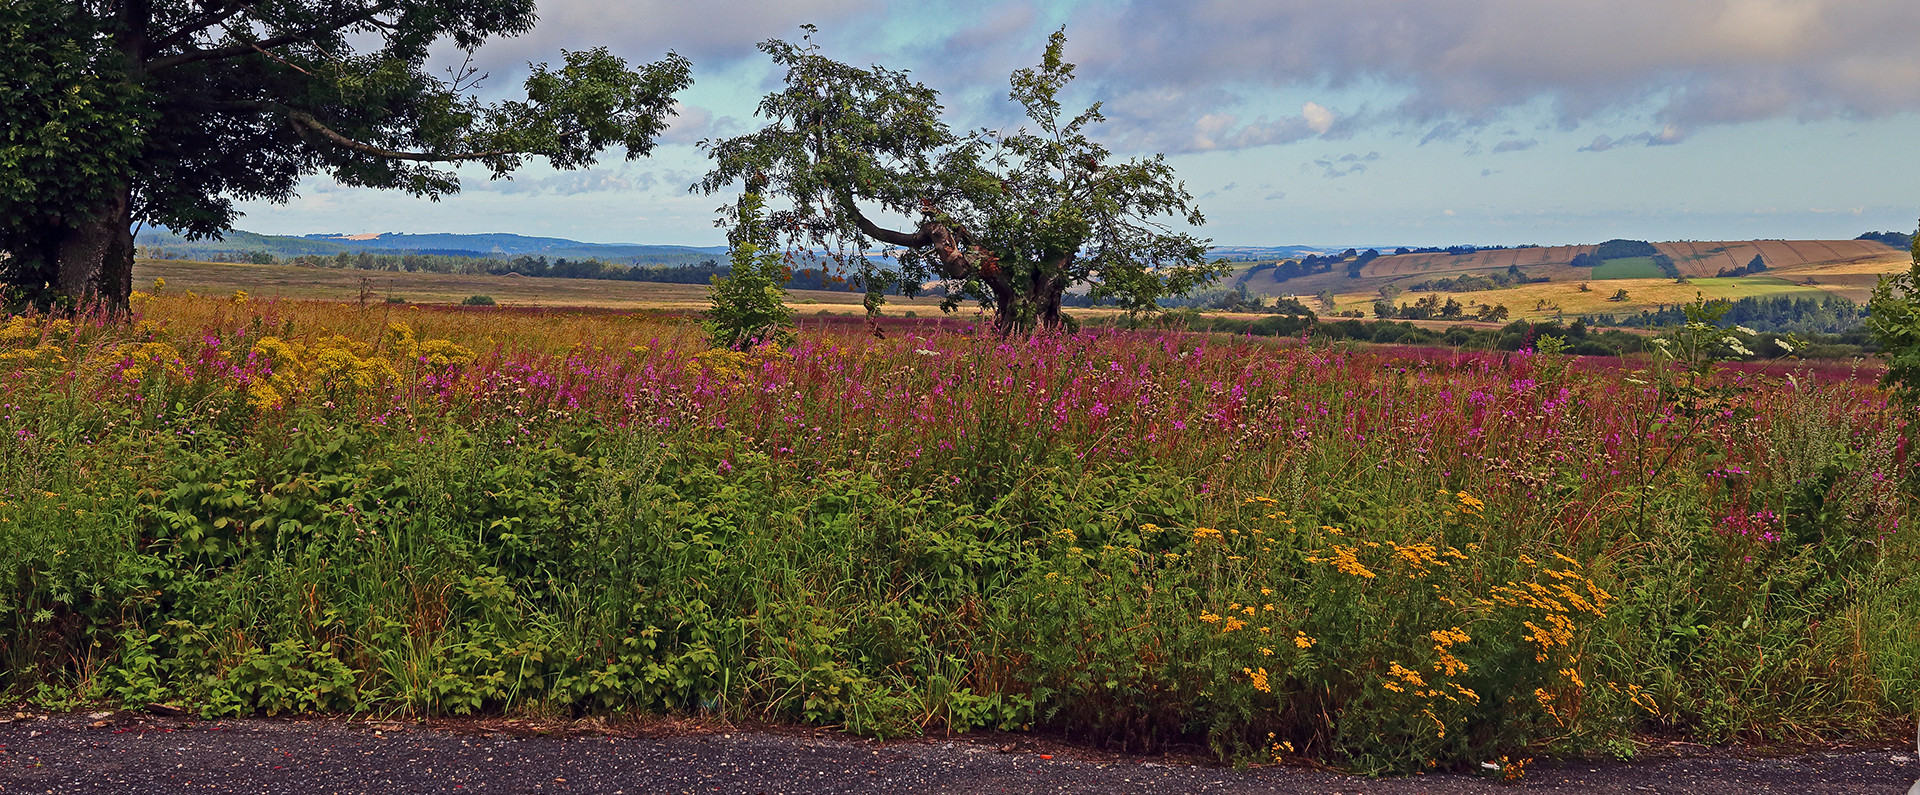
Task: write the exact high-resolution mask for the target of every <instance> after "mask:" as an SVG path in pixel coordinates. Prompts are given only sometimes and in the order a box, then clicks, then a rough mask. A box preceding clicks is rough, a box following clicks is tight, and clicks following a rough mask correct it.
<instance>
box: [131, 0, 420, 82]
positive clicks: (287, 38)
mask: <svg viewBox="0 0 1920 795" xmlns="http://www.w3.org/2000/svg"><path fill="white" fill-rule="evenodd" d="M395 6H396V4H395V3H392V2H386V3H381V4H379V5H375V6H371V7H369V8H367V9H365V10H363V11H361V12H360V13H358V14H350V15H348V16H345V17H341V18H340V19H336V20H333V21H331V22H328V23H326V24H324V25H319V26H316V27H311V28H307V29H305V30H300V31H295V32H293V33H284V34H281V35H279V36H273V37H271V38H266V39H261V40H260V41H251V42H246V43H244V44H236V45H234V46H232V47H223V48H220V49H217V50H190V51H187V52H184V53H181V54H179V55H169V56H167V57H165V58H156V59H154V60H152V61H148V62H147V65H146V70H147V71H148V72H158V71H160V70H162V69H170V68H173V67H175V66H180V65H183V64H189V63H194V62H196V61H213V60H219V59H223V58H233V57H236V56H241V55H249V54H252V53H254V52H257V51H259V50H261V49H265V48H272V47H279V46H282V45H287V44H296V43H299V42H303V41H308V40H311V39H316V38H319V37H321V36H324V35H326V34H328V33H332V32H334V31H337V30H339V29H341V28H344V27H347V26H349V25H355V24H358V23H361V22H366V21H368V20H370V19H372V18H374V17H376V16H379V15H381V14H384V13H386V12H388V11H391V10H393V9H394V7H395Z"/></svg>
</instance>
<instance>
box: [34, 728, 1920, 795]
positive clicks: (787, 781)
mask: <svg viewBox="0 0 1920 795" xmlns="http://www.w3.org/2000/svg"><path fill="white" fill-rule="evenodd" d="M0 721H4V722H0V793H175V792H180V793H189V792H231V793H303V794H304V793H469V792H513V793H614V794H615V795H624V794H625V793H635V795H638V794H639V793H730V794H733V793H738V794H740V795H753V794H755V793H766V794H767V795H775V794H776V793H779V794H782V795H786V794H789V793H790V794H792V795H812V794H814V793H820V794H822V795H825V794H826V793H863V794H864V793H874V794H876V795H890V794H892V793H932V792H938V793H1025V794H1036V793H1103V794H1104V793H1139V794H1140V795H1167V794H1168V793H1187V792H1193V793H1223V794H1235V795H1237V794H1239V793H1343V794H1344V795H1371V794H1373V793H1382V794H1387V793H1494V792H1502V793H1511V792H1516V791H1539V792H1580V793H1650V792H1652V793H1660V792H1672V793H1708V794H1712V793H1728V794H1730V795H1732V794H1735V793H1737V794H1738V795H1753V794H1754V793H1876V794H1886V795H1900V794H1901V793H1906V792H1908V791H1909V788H1910V787H1912V788H1913V789H1914V792H1913V795H1920V784H1916V782H1915V779H1916V778H1920V759H1916V754H1915V752H1914V751H1913V750H1912V749H1899V750H1852V751H1834V752H1817V753H1802V754H1799V755H1796V756H1787V757H1777V758H1761V757H1753V756H1751V755H1748V754H1743V753H1742V752H1740V751H1739V750H1738V749H1699V750H1698V755H1694V756H1689V757H1684V758H1665V759H1660V760H1655V761H1642V762H1634V763H1628V764H1619V763H1598V764H1588V763H1581V764H1574V765H1570V766H1561V767H1536V768H1534V769H1531V770H1529V771H1528V775H1527V776H1526V778H1525V780H1523V781H1522V782H1520V783H1519V784H1518V785H1514V786H1504V785H1501V784H1499V783H1496V782H1494V781H1492V780H1490V779H1488V778H1483V777H1475V776H1464V775H1427V776H1414V777H1410V778H1399V779H1364V778H1355V777H1351V776H1343V775H1338V774H1333V773H1327V772H1321V771H1313V770H1303V769H1298V768H1281V767H1276V768H1261V769H1254V770H1232V769H1228V768H1223V767H1218V766H1213V765H1209V764H1204V763H1196V762H1193V761H1175V760H1174V759H1172V758H1168V757H1159V758H1147V759H1140V758H1128V757H1119V756H1113V755H1105V754H1097V753H1092V752H1087V751H1084V750H1080V749H1074V748H1071V747H1068V746H1062V745H1056V744H1050V743H1047V742H1046V741H1044V740H1038V739H1034V738H1027V737H1023V736H1015V735H997V736H981V737H970V738H967V739H956V740H947V739H932V740H914V741H908V742H895V743H884V744H882V743H874V742H871V741H865V740H860V739H857V738H849V737H844V736H841V735H836V734H832V733H826V732H814V731H803V730H779V729H773V730H768V729H754V730H727V729H720V730H712V729H708V728H703V727H679V728H675V727H671V726H669V727H666V728H664V729H663V728H662V727H660V726H659V725H657V724H656V725H654V726H653V727H652V728H642V729H639V730H635V729H633V728H631V727H620V726H615V727H602V726H598V725H595V724H587V725H584V726H583V725H582V724H563V725H562V726H563V727H564V728H563V729H561V730H560V731H559V732H558V733H553V732H552V727H546V729H547V732H546V733H543V732H542V731H538V730H536V729H538V728H539V727H526V726H523V725H516V724H513V723H512V722H493V723H457V724H450V725H448V726H446V727H444V728H442V727H422V726H419V725H416V724H393V723H386V724H381V723H364V722H348V721H343V720H291V721H287V720H237V721H217V722H195V721H188V720H184V719H180V718H171V719H170V718H160V717H154V716H146V715H139V716H136V715H129V714H124V713H123V714H115V715H105V714H95V715H53V716H44V715H27V716H24V717H17V716H7V715H0Z"/></svg>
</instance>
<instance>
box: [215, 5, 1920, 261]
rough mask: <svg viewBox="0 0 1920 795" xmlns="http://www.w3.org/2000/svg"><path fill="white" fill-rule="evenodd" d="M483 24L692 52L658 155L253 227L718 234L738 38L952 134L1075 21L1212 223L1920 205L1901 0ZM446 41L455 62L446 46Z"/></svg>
mask: <svg viewBox="0 0 1920 795" xmlns="http://www.w3.org/2000/svg"><path fill="white" fill-rule="evenodd" d="M539 8H540V15H541V22H540V24H539V25H538V26H537V27H536V28H535V29H534V30H533V31H531V32H529V33H527V34H525V35H522V36H519V37H516V38H511V39H500V40H496V41H492V42H490V43H488V44H487V45H486V46H485V47H484V48H483V49H481V50H480V51H479V53H477V58H476V63H477V64H478V65H479V66H480V67H481V69H482V70H483V71H484V72H486V73H487V74H488V79H487V80H486V81H485V82H484V83H483V84H482V88H481V92H482V96H483V98H487V99H505V98H516V93H515V92H516V90H517V88H518V86H519V83H520V82H521V81H522V80H524V78H525V76H526V74H527V71H528V64H529V63H534V62H546V61H558V60H559V59H560V53H561V51H562V50H563V49H584V48H587V47H593V46H606V47H608V48H609V49H611V50H612V51H613V52H614V53H615V54H617V55H620V56H621V57H623V58H626V59H627V60H629V61H630V62H644V61H652V60H655V59H657V58H659V57H660V56H661V55H662V54H664V53H666V52H668V51H674V52H678V53H679V54H681V55H684V56H686V57H688V58H690V59H691V60H692V62H693V68H694V80H695V84H694V86H693V88H691V89H689V90H688V91H686V92H684V93H682V94H681V95H680V102H681V105H680V113H679V115H678V116H677V118H676V120H675V123H674V126H673V127H672V129H670V130H669V131H668V132H667V134H666V135H665V137H664V138H663V139H662V142H661V145H660V146H659V147H657V148H656V149H655V150H654V152H653V154H652V155H651V156H649V157H645V158H641V159H635V160H627V159H624V157H623V156H624V152H621V151H619V150H617V149H616V150H614V151H610V152H608V153H606V154H605V155H604V156H603V157H602V158H601V159H600V162H599V163H598V164H596V165H595V166H594V167H592V168H589V169H585V170H578V171H560V172H556V171H554V170H552V169H550V168H546V167H545V166H544V165H533V166H529V167H527V168H525V169H523V170H522V171H521V172H520V173H519V174H518V175H516V177H515V178H514V179H512V180H510V181H490V180H488V179H487V175H486V173H485V172H484V171H483V170H479V169H462V170H461V172H460V173H461V175H462V183H463V190H462V192H461V193H459V194H458V195H455V196H451V197H447V198H444V199H441V200H440V201H438V202H431V201H427V200H424V199H417V198H413V197H409V196H406V195H405V194H402V193H397V192H378V191H369V190H364V189H352V188H344V187H341V186H339V185H337V184H335V183H333V182H332V180H330V179H328V178H327V177H325V176H324V175H320V176H314V177H310V178H308V179H307V180H306V181H304V182H303V183H302V186H301V190H300V196H299V197H298V198H295V199H293V200H292V201H290V202H288V203H286V204H279V205H275V204H269V203H265V202H250V203H246V204H244V205H242V209H243V210H244V211H245V212H246V217H244V218H242V219H240V221H239V224H238V226H239V227H240V228H243V229H248V230H250V231H256V232H265V233H271V234H306V233H315V232H341V233H366V232H408V233H429V232H455V233H478V232H512V233H518V234H524V235H540V236H553V237H565V238H571V239H575V240H582V241H589V242H602V243H615V242H619V243H662V244H664V243H673V244H686V245H718V244H723V243H724V242H725V235H724V232H723V230H721V229H718V228H716V227H715V226H714V223H713V222H714V219H715V217H716V215H715V212H714V210H715V208H717V207H718V206H720V205H721V204H723V203H726V202H727V201H729V200H730V197H728V196H724V195H714V196H704V195H699V194H693V193H689V191H688V186H689V185H690V184H691V183H693V182H694V181H695V180H697V179H698V178H699V177H700V175H701V174H703V173H704V172H705V170H706V168H707V163H706V160H705V156H704V154H703V153H702V152H701V151H700V150H699V149H698V147H697V146H696V142H698V141H700V140H702V139H711V138H720V137H726V136H729V135H738V134H742V133H745V132H748V131H751V130H753V129H756V128H757V127H758V125H759V124H760V123H761V120H759V119H756V118H755V117H754V115H753V109H754V105H755V104H756V103H757V101H758V100H759V98H760V97H761V96H762V95H764V94H765V93H766V92H768V91H770V90H773V89H775V88H776V87H777V86H778V85H779V80H780V74H778V73H777V72H776V71H775V70H774V68H773V66H772V64H771V63H769V62H768V60H767V59H766V57H765V56H764V55H763V54H761V53H760V52H759V51H757V50H756V49H755V47H754V45H755V44H756V43H758V42H761V41H765V40H767V39H769V38H783V39H789V40H796V39H798V37H799V36H800V35H801V31H800V26H801V25H802V24H813V25H816V26H818V28H819V33H818V34H817V35H816V37H815V40H816V41H817V42H819V43H820V45H821V47H822V51H823V53H824V54H826V55H828V56H829V57H833V58H836V59H838V60H842V61H846V62H849V63H855V64H863V65H864V64H882V65H885V66H888V67H892V68H904V69H909V70H911V72H912V74H913V75H914V76H915V77H916V78H917V79H919V80H920V81H922V82H924V83H925V84H927V85H928V86H930V87H933V88H935V89H937V90H939V91H940V92H941V96H942V100H943V103H944V105H945V106H946V108H947V114H948V121H949V123H950V124H951V125H952V126H953V127H954V128H956V129H970V128H977V127H991V128H1002V127H1007V126H1009V125H1013V124H1016V123H1017V122H1018V121H1019V116H1018V109H1017V108H1016V107H1015V106H1013V105H1012V104H1011V103H1010V102H1009V101H1008V100H1007V96H1006V91H1007V77H1008V75H1009V73H1011V72H1012V71H1013V70H1015V69H1019V68H1022V67H1026V66H1031V65H1033V64H1035V63H1037V62H1038V60H1039V57H1040V53H1041V51H1042V49H1043V48H1044V46H1045V42H1046V38H1047V36H1048V35H1049V34H1051V33H1052V32H1053V31H1055V30H1058V29H1063V28H1064V30H1065V32H1066V36H1067V47H1066V57H1067V60H1069V61H1072V62H1074V63H1076V64H1078V71H1077V73H1076V74H1077V80H1076V81H1075V83H1074V84H1073V85H1072V86H1071V88H1070V90H1069V91H1068V92H1067V94H1066V99H1067V101H1068V103H1069V107H1070V108H1077V107H1083V106H1085V105H1087V104H1090V103H1092V102H1096V101H1097V102H1100V103H1102V107H1103V108H1104V111H1105V113H1106V115H1107V117H1108V121H1107V122H1106V123H1105V124H1104V125H1101V126H1100V127H1099V128H1098V129H1096V130H1095V131H1094V132H1093V137H1095V138H1096V139H1097V140H1100V141H1102V142H1105V143H1106V144H1107V145H1108V146H1109V147H1110V148H1111V149H1113V150H1114V151H1115V152H1116V153H1118V154H1120V155H1125V156H1145V155H1151V154H1154V153H1162V154H1165V155H1166V156H1167V159H1168V162H1169V163H1170V164H1172V165H1173V166H1174V168H1175V170H1176V171H1177V173H1178V174H1179V176H1180V178H1181V179H1182V180H1184V181H1185V182H1186V184H1187V187H1188V189H1189V190H1190V191H1191V192H1192V193H1193V194H1194V196H1195V197H1197V199H1198V204H1199V206H1200V208H1201V210H1202V212H1203V213H1204V214H1205V215H1206V218H1207V223H1206V225H1205V226H1203V227H1201V228H1200V229H1199V230H1197V232H1198V234H1200V235H1202V236H1205V237H1209V238H1211V239H1213V240H1214V242H1215V243H1217V244H1220V245H1242V246H1262V245H1321V246H1342V247H1344V246H1348V245H1363V246H1372V245H1412V246H1424V245H1453V244H1461V243H1467V244H1479V245H1494V244H1507V245H1518V244H1528V243H1533V244H1542V245H1555V244H1572V243H1593V242H1599V241H1602V240H1606V239H1609V238H1615V237H1626V238H1633V239H1643V240H1739V239H1754V238H1784V239H1809V238H1811V239H1821V238H1851V237H1854V236H1856V235H1859V234H1860V233H1862V232H1867V231H1870V230H1882V229H1888V230H1902V231H1911V230H1913V229H1914V227H1915V218H1916V217H1917V216H1920V46H1915V45H1916V42H1915V41H1914V39H1915V37H1916V34H1920V3H1914V2H1913V0H1341V1H1340V2H1333V1H1331V0H1135V1H1134V2H1097V1H1094V0H1087V1H1083V2H1075V1H1073V0H1063V1H1062V2H1054V3H1030V2H1007V3H998V4H995V3H992V2H887V1H886V0H738V1H734V2H726V1H724V0H723V1H720V2H702V3H687V2H684V0H638V1H629V2H615V3H608V2H605V1H604V0H541V1H540V5H539ZM448 58H449V59H450V60H452V59H453V58H452V55H451V54H449V56H448Z"/></svg>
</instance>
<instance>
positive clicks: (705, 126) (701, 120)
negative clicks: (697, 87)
mask: <svg viewBox="0 0 1920 795" xmlns="http://www.w3.org/2000/svg"><path fill="white" fill-rule="evenodd" d="M673 111H674V113H673V121H672V123H671V124H670V125H668V127H667V131H666V132H664V133H661V134H660V142H661V143H665V144H690V143H696V142H698V141H700V140H701V139H703V138H718V137H722V136H727V135H733V134H736V133H738V132H740V131H741V128H740V120H739V119H736V118H734V117H732V116H718V117H716V116H714V115H713V111H710V110H707V109H706V108H703V107H700V106H697V105H688V104H686V103H684V102H675V103H673Z"/></svg>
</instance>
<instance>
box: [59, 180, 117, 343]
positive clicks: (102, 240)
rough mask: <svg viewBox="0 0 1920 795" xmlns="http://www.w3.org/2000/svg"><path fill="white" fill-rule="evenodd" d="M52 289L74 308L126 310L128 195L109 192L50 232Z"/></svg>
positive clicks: (114, 191) (115, 191) (115, 311)
mask: <svg viewBox="0 0 1920 795" xmlns="http://www.w3.org/2000/svg"><path fill="white" fill-rule="evenodd" d="M56 234H57V235H58V237H57V240H58V242H57V243H56V244H55V251H56V254H55V256H56V260H55V265H56V269H55V276H54V285H53V287H54V289H55V290H56V291H58V293H59V294H60V296H61V297H63V298H64V299H66V300H67V301H70V302H72V304H71V305H72V306H73V307H74V308H75V309H79V308H84V307H88V306H92V305H94V304H99V305H102V306H104V307H105V308H106V309H107V310H108V311H111V312H114V313H121V312H125V311H127V302H128V299H130V298H131V297H132V296H133V196H132V191H131V189H130V188H128V187H119V188H116V189H114V190H112V191H110V192H109V193H108V195H107V198H106V200H105V201H104V202H102V203H101V205H100V206H98V207H96V208H94V211H93V212H91V213H88V214H86V215H76V216H70V217H69V218H68V219H67V221H66V223H65V224H63V225H62V226H61V228H60V229H59V230H58V231H57V232H56Z"/></svg>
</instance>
